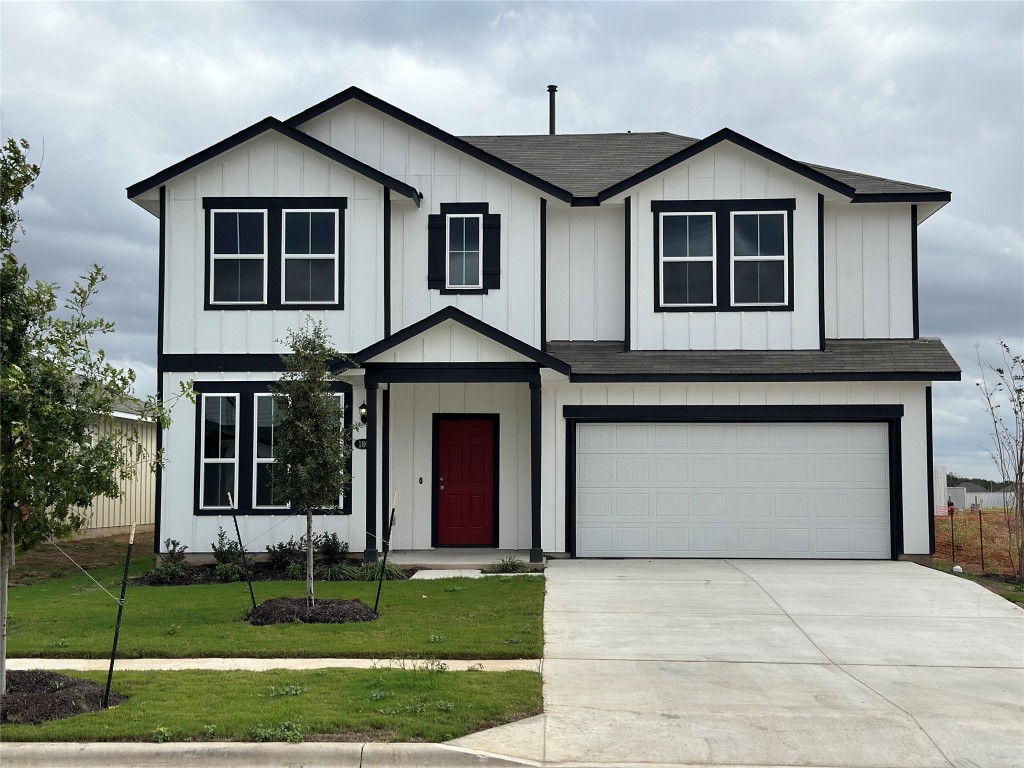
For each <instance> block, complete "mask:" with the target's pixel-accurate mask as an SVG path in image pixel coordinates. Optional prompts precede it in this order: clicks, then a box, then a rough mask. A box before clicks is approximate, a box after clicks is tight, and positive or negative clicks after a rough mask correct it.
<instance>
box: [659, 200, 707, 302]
mask: <svg viewBox="0 0 1024 768" xmlns="http://www.w3.org/2000/svg"><path fill="white" fill-rule="evenodd" d="M667 216H686V217H690V216H710V217H711V255H710V256H690V255H685V256H666V255H665V217H667ZM687 231H689V228H687ZM658 242H659V244H660V247H659V249H658V273H659V281H658V289H659V295H658V300H659V301H660V302H661V304H660V305H659V306H662V307H673V308H675V307H715V306H718V217H717V215H716V214H715V212H714V211H662V212H661V213H660V214H659V218H658ZM687 249H689V239H687ZM701 261H710V262H711V301H710V302H709V303H706V304H675V303H672V304H670V303H668V302H666V301H665V263H666V262H668V263H684V264H689V263H695V262H701Z"/></svg>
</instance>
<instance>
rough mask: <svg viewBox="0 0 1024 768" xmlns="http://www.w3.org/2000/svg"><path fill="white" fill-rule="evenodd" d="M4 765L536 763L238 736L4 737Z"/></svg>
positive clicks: (436, 750) (416, 748)
mask: <svg viewBox="0 0 1024 768" xmlns="http://www.w3.org/2000/svg"><path fill="white" fill-rule="evenodd" d="M3 753H4V760H3V763H4V768H44V767H45V768H49V767H50V766H61V768H135V767H136V766H140V767H141V766H146V768H223V766H225V765H240V766H243V765H244V766H252V768H536V766H539V765H541V764H540V763H536V762H532V761H529V762H527V761H522V760H517V759H512V758H503V757H498V756H496V755H489V754H485V753H480V752H474V751H472V750H467V749H461V748H459V747H449V746H445V745H443V744H379V743H372V742H371V743H343V742H341V743H339V742H331V743H324V742H321V743H316V742H307V743H303V744H280V743H273V744H253V743H248V742H246V743H239V742H204V743H202V744H196V743H194V742H168V743H166V744H140V743H124V742H110V743H88V744H82V743H77V742H74V743H52V742H45V743H44V742H39V743H35V742H13V743H12V742H6V743H5V744H4V746H3Z"/></svg>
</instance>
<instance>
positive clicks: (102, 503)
mask: <svg viewBox="0 0 1024 768" xmlns="http://www.w3.org/2000/svg"><path fill="white" fill-rule="evenodd" d="M140 414H141V404H140V403H139V402H138V401H132V400H127V401H121V402H119V403H118V404H117V405H115V406H114V408H113V410H112V411H111V414H110V415H111V416H112V417H113V418H112V419H111V421H110V423H109V424H100V425H99V426H98V427H97V431H98V432H100V433H101V434H102V433H105V432H107V431H108V430H111V429H118V430H123V431H126V432H127V431H129V430H131V429H133V428H137V429H138V434H139V440H140V442H141V443H142V448H143V449H144V452H145V455H144V456H143V458H142V459H140V460H139V461H138V462H137V463H136V467H135V474H134V475H133V476H132V477H130V478H128V479H127V480H120V481H119V482H118V486H119V488H120V489H121V496H120V497H119V498H116V499H109V498H107V497H105V496H97V497H96V498H95V499H93V502H92V505H91V506H90V507H89V510H88V512H87V513H86V519H87V520H88V522H87V523H86V528H85V530H84V531H83V532H82V534H81V535H82V536H90V537H91V536H107V535H110V534H113V533H118V532H121V531H126V530H129V529H130V528H131V526H132V525H153V523H154V522H155V520H156V472H155V470H154V468H153V463H152V462H153V457H155V456H156V431H157V425H156V422H154V421H153V420H152V419H149V418H145V417H143V416H141V415H140Z"/></svg>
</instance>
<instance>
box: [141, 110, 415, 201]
mask: <svg viewBox="0 0 1024 768" xmlns="http://www.w3.org/2000/svg"><path fill="white" fill-rule="evenodd" d="M268 132H275V133H278V134H280V135H281V136H284V137H285V138H288V139H291V140H292V141H295V142H298V143H299V144H301V145H303V146H304V147H307V148H308V149H311V150H313V151H314V152H318V153H320V154H321V155H323V156H324V157H326V158H327V159H329V160H333V161H334V162H336V163H339V164H340V165H343V166H345V167H346V168H349V169H350V170H352V171H355V172H356V173H358V174H360V175H361V176H365V177H366V178H368V179H371V180H372V181H375V182H377V183H378V184H380V185H381V186H383V187H386V188H388V189H392V190H394V191H395V192H397V193H398V194H400V195H402V196H403V197H407V198H409V199H410V200H412V201H413V202H414V203H416V205H417V207H418V206H419V204H420V201H421V200H422V199H423V195H422V194H420V193H419V192H418V191H417V190H416V189H415V188H414V187H412V186H410V185H408V184H406V183H405V182H404V181H399V180H398V179H396V178H394V177H392V176H388V175H387V174H386V173H381V172H380V171H378V170H377V169H376V168H373V167H372V166H369V165H367V164H366V163H364V162H362V161H360V160H356V159H355V158H354V157H351V156H349V155H346V154H345V153H344V152H341V151H339V150H337V149H335V148H334V147H332V146H330V145H329V144H325V143H324V142H322V141H320V140H319V139H314V138H313V137H312V136H310V135H309V134H307V133H303V132H302V131H298V130H296V129H295V128H292V127H291V126H289V125H286V124H285V123H283V122H281V121H280V120H278V119H277V118H276V117H265V118H263V119H262V120H260V121H259V122H258V123H254V124H252V125H250V126H249V127H248V128H244V129H242V130H241V131H239V132H238V133H236V134H234V135H233V136H229V137H228V138H226V139H224V140H223V141H218V142H217V143H216V144H214V145H213V146H210V147H207V148H206V149H204V150H202V151H200V152H197V153H196V154H194V155H192V156H191V157H187V158H185V159H184V160H182V161H181V162H178V163H175V164H174V165H171V166H168V167H167V168H164V169H163V170H162V171H159V172H157V173H155V174H153V175H152V176H150V177H149V178H147V179H143V180H142V181H139V182H137V183H135V184H132V185H131V186H130V187H128V190H127V191H128V198H129V199H131V198H134V197H137V196H138V195H141V194H143V193H145V192H148V191H150V190H151V189H154V188H155V187H159V186H160V185H161V184H163V183H164V182H167V181H170V180H171V179H173V178H175V177H176V176H180V175H181V174H183V173H186V172H188V171H190V170H192V169H193V168H195V167H196V166H198V165H201V164H202V163H205V162H207V161H209V160H212V159H214V158H215V157H217V156H218V155H222V154H224V153H225V152H228V151H230V150H232V149H234V148H235V147H237V146H239V145H241V144H244V143H245V142H247V141H249V140H251V139H254V138H256V137H257V136H261V135H263V134H264V133H268Z"/></svg>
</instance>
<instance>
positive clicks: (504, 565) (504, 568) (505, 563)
mask: <svg viewBox="0 0 1024 768" xmlns="http://www.w3.org/2000/svg"><path fill="white" fill-rule="evenodd" d="M485 570H486V571H487V572H488V573H526V572H527V571H528V570H530V568H529V566H528V565H527V564H526V563H524V562H523V561H522V560H520V559H519V558H518V557H516V556H515V555H509V556H508V557H503V558H501V559H500V560H496V561H494V562H493V563H491V564H490V565H489V566H487V568H486V569H485Z"/></svg>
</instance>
